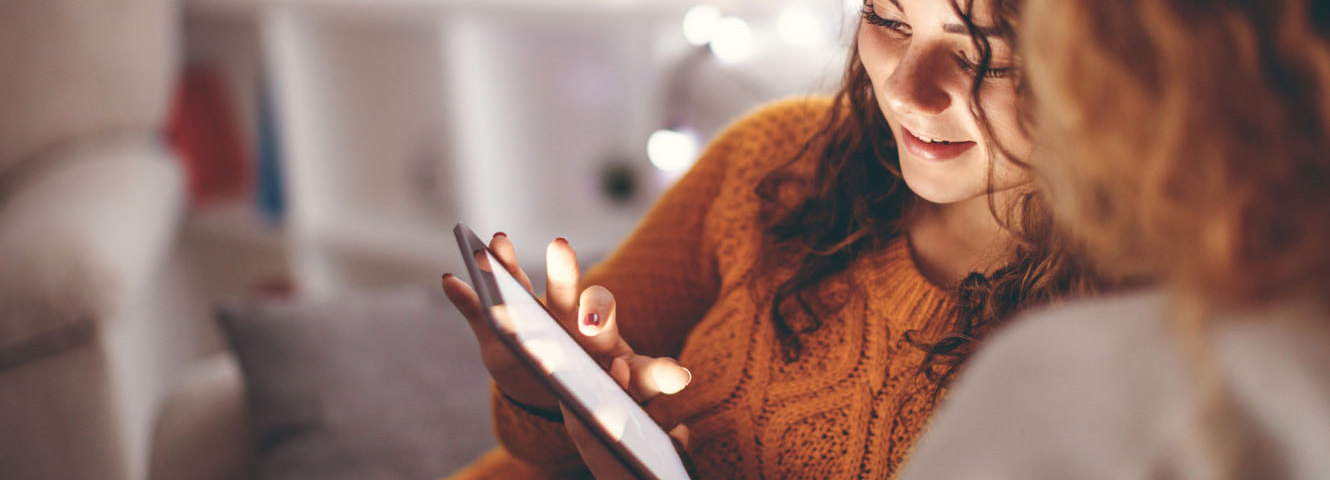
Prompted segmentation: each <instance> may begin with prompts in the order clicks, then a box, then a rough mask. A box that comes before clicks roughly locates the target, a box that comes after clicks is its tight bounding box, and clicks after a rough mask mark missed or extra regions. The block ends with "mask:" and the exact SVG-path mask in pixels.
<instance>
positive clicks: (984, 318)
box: [755, 0, 1098, 385]
mask: <svg viewBox="0 0 1330 480" xmlns="http://www.w3.org/2000/svg"><path fill="white" fill-rule="evenodd" d="M991 5H992V6H993V12H994V15H993V18H994V22H995V24H994V25H993V26H992V27H989V26H985V28H986V29H987V28H992V29H993V30H995V31H996V32H997V33H998V34H999V35H1000V36H1002V37H1004V38H1005V39H1006V40H1008V41H1010V42H1012V43H1011V44H1012V45H1015V44H1016V43H1015V41H1016V38H1015V37H1016V30H1015V28H1014V26H1015V24H1016V23H1015V20H1016V18H1017V16H1018V15H1019V1H1014V0H993V1H992V4H991ZM952 6H953V9H954V10H955V11H956V13H957V14H958V15H959V16H960V17H961V19H962V20H963V21H964V23H965V25H966V26H967V27H968V28H969V29H970V32H971V35H970V36H971V38H972V41H973V42H974V45H975V47H976V49H977V50H978V52H979V55H980V61H979V62H978V63H977V69H976V71H975V72H974V78H973V86H972V89H971V93H972V95H971V99H970V102H969V103H970V104H969V107H970V109H971V111H972V113H973V114H974V115H975V117H976V118H977V119H978V120H979V123H980V125H981V126H982V128H983V130H984V133H985V136H986V137H987V140H988V141H989V142H990V144H995V145H996V141H995V140H994V138H995V136H994V135H993V131H992V128H991V126H990V125H989V123H988V121H987V120H986V116H985V114H984V111H983V109H982V107H981V106H980V98H979V97H980V87H981V82H982V81H983V80H984V78H985V74H986V73H987V72H988V69H989V64H990V61H991V57H992V53H991V48H990V46H989V41H988V38H986V37H984V36H982V35H980V34H979V33H978V32H979V28H977V27H976V25H975V24H974V22H973V20H972V19H971V16H970V14H969V12H971V11H973V7H974V0H960V3H958V2H957V1H953V2H952ZM865 8H866V9H871V8H872V3H871V1H868V2H865ZM861 25H862V24H861ZM856 37H857V36H856ZM857 43H858V42H857V40H856V42H855V45H854V46H853V47H852V49H851V52H857V51H858V45H857ZM1017 81H1018V82H1019V79H1018V80H1017ZM1018 85H1020V83H1018ZM1018 90H1019V91H1024V90H1025V89H1024V88H1023V87H1018ZM994 150H996V152H995V154H994V155H995V157H996V155H1002V156H1005V157H1008V158H1010V155H1009V154H1008V153H1007V151H1006V150H1005V149H1003V148H1001V147H1000V146H999V147H998V148H996V149H994ZM810 152H816V153H818V154H820V155H819V156H818V158H819V159H820V163H819V164H818V167H817V168H816V170H815V172H814V173H813V175H812V176H811V178H808V177H806V176H800V175H798V174H796V173H794V172H793V167H794V165H796V163H797V162H798V159H799V158H802V157H804V156H805V155H807V154H809V153H810ZM1010 159H1011V160H1012V161H1013V162H1015V163H1016V164H1018V165H1022V166H1025V163H1024V162H1023V161H1022V160H1021V159H1015V158H1010ZM990 160H991V161H990V162H989V180H990V181H989V183H990V190H989V193H990V195H989V199H990V204H989V206H990V210H991V211H992V212H993V214H994V216H995V217H997V218H999V220H1001V221H1002V222H1003V223H1004V225H1005V226H1006V227H1007V229H1008V230H1010V231H1012V232H1013V233H1014V234H1015V238H1016V239H1017V242H1018V245H1017V247H1016V249H1015V254H1014V255H1013V256H1012V257H1011V258H1010V261H1009V263H1007V264H1006V265H1005V266H1002V267H1000V268H998V269H996V270H995V271H993V272H990V273H988V274H983V273H978V272H975V273H971V274H970V275H968V276H967V277H966V278H965V279H964V280H963V281H962V282H960V284H959V285H958V286H956V287H954V290H953V292H954V294H955V296H956V300H957V302H956V304H957V308H956V309H957V311H956V312H954V313H955V315H954V319H955V320H954V322H953V323H952V324H949V325H937V326H936V327H937V328H936V330H935V331H934V330H933V329H930V332H919V331H911V332H907V333H906V340H907V341H909V342H910V343H911V344H913V345H915V346H916V347H918V348H920V349H923V350H924V351H925V352H927V359H926V361H925V364H924V366H923V368H922V369H921V373H923V374H924V375H926V376H927V377H928V378H929V379H931V380H933V381H935V382H937V383H938V384H940V385H945V384H946V383H947V382H949V381H950V380H951V378H952V377H953V375H954V374H955V373H956V371H957V367H958V366H959V364H960V362H961V361H962V360H963V359H964V358H965V357H966V356H968V353H969V352H970V351H971V350H972V349H973V347H974V346H975V344H976V340H977V339H978V338H980V337H981V336H982V335H983V334H984V333H986V332H987V331H988V330H990V329H991V328H992V327H994V326H996V325H997V324H998V323H999V322H1001V321H1002V320H1004V319H1006V318H1007V317H1009V316H1011V315H1012V314H1013V313H1014V312H1016V311H1018V310H1021V309H1024V308H1028V307H1031V306H1035V305H1041V304H1044V303H1047V302H1049V301H1051V300H1054V299H1058V298H1062V297H1065V296H1068V295H1071V294H1076V293H1086V292H1090V291H1094V290H1095V289H1096V288H1097V286H1098V283H1097V282H1096V281H1095V280H1094V276H1092V275H1090V274H1089V273H1088V272H1089V271H1088V270H1087V269H1085V268H1084V267H1083V265H1081V264H1080V263H1079V262H1078V261H1077V260H1076V258H1077V256H1075V255H1073V254H1072V252H1071V249H1070V248H1069V245H1070V244H1069V242H1068V241H1067V239H1066V238H1065V237H1064V236H1063V235H1061V234H1059V231H1058V230H1057V229H1055V228H1054V226H1053V222H1052V219H1051V214H1050V211H1049V208H1048V207H1047V205H1046V203H1045V202H1044V201H1043V199H1042V197H1041V196H1040V195H1039V194H1038V192H1030V193H1026V194H1023V195H1021V196H1020V197H1019V198H1017V199H1016V200H1015V202H1014V203H1013V204H1012V205H1009V206H1002V208H999V206H998V205H996V204H995V203H994V201H993V195H991V193H992V186H991V185H992V178H993V173H994V168H993V166H994V165H995V164H996V160H997V159H996V158H991V159H990ZM791 189H793V190H795V191H799V192H801V193H802V195H801V196H800V198H799V200H798V201H796V202H793V203H791V202H788V201H784V200H783V199H784V198H788V197H785V196H783V195H782V193H784V192H787V191H790V190H791ZM757 193H758V196H759V197H760V198H762V199H763V200H764V216H765V217H766V222H767V233H768V235H766V238H767V243H766V245H764V247H763V249H764V254H763V255H762V257H761V258H762V259H763V260H762V261H761V262H760V263H759V264H758V265H757V266H756V267H755V271H758V272H763V271H770V270H771V269H773V268H776V267H777V265H778V264H790V263H793V264H795V265H798V267H797V269H796V271H795V273H794V274H793V276H791V277H790V278H788V279H787V280H784V281H783V282H782V283H780V285H779V286H778V288H777V290H776V294H775V296H774V298H773V299H772V301H771V305H770V314H771V316H772V317H773V319H774V321H775V324H776V328H777V333H778V335H779V337H780V340H781V345H782V349H783V352H784V354H785V357H786V359H787V360H793V359H795V358H797V357H798V356H799V354H800V352H801V350H802V348H803V346H802V343H801V342H800V336H801V335H802V334H805V333H808V332H811V331H813V330H815V329H817V328H819V327H820V321H819V320H817V318H816V313H815V312H813V311H812V309H810V308H809V307H808V304H809V302H807V301H805V300H804V299H803V297H802V295H803V294H804V293H805V292H807V291H808V290H809V289H810V287H813V286H815V285H817V284H818V283H819V282H821V281H822V280H824V279H826V278H827V277H828V276H830V275H833V274H835V273H837V272H840V271H841V270H843V269H844V268H846V267H847V266H848V265H849V264H850V263H851V262H852V261H853V260H854V259H855V258H856V257H857V256H859V255H860V254H861V253H863V252H867V251H872V250H875V249H879V248H882V247H883V246H884V245H885V244H886V243H887V242H889V241H890V240H892V239H893V238H896V237H898V236H899V235H901V234H902V233H903V232H904V231H905V229H906V228H908V222H909V216H910V213H911V211H912V209H913V207H914V206H915V205H916V204H917V202H919V201H920V200H919V198H918V197H917V196H916V195H915V194H914V192H912V191H911V190H910V189H909V188H908V187H907V186H906V184H905V180H904V178H903V177H902V175H901V170H900V159H899V157H898V154H897V150H896V144H895V140H894V138H893V136H892V133H891V130H890V128H889V126H888V125H887V122H886V118H885V116H884V115H883V113H882V111H881V110H880V107H879V106H878V103H877V101H876V97H875V95H874V87H873V84H872V82H871V80H870V79H869V76H868V73H867V71H866V70H865V68H864V65H863V63H862V62H861V61H860V59H859V57H858V55H857V54H853V53H852V54H851V55H850V58H849V62H848V64H847V66H846V68H845V73H844V78H843V81H842V84H841V87H840V89H839V90H838V91H837V93H836V94H835V97H834V101H833V102H832V107H831V111H830V113H829V115H828V117H827V120H826V122H825V124H824V125H823V126H822V127H821V128H820V129H819V130H818V131H817V133H816V134H815V135H814V136H813V137H812V138H811V139H810V140H809V141H808V142H807V143H806V144H805V145H804V147H803V151H801V152H800V153H799V154H798V155H796V156H795V158H793V159H791V160H790V161H789V162H788V163H786V164H784V166H783V167H781V168H778V169H776V170H775V171H773V172H771V173H770V174H769V175H768V176H767V177H766V178H764V179H763V180H762V181H761V182H760V184H759V185H758V187H757ZM791 309H799V310H802V313H803V314H804V315H801V317H802V318H811V319H813V320H814V321H812V322H811V323H809V322H801V323H799V324H798V325H795V324H794V323H793V322H791V321H789V319H788V315H787V314H786V312H791V311H792V310H791ZM934 332H942V334H941V335H937V334H934Z"/></svg>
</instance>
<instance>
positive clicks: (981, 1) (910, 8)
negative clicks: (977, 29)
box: [872, 0, 1010, 26]
mask: <svg viewBox="0 0 1330 480" xmlns="http://www.w3.org/2000/svg"><path fill="white" fill-rule="evenodd" d="M872 1H873V4H874V5H877V4H888V5H893V6H895V7H896V8H899V9H900V10H902V11H904V12H905V13H906V14H907V15H911V16H913V15H929V16H936V17H939V18H941V19H944V20H945V21H946V22H947V23H959V22H960V16H959V15H957V12H961V13H965V14H968V15H969V16H970V19H971V20H972V21H973V22H974V24H975V25H979V26H988V25H992V24H994V23H995V22H994V20H995V19H994V18H993V14H994V12H995V11H996V10H998V7H999V6H1001V5H1006V4H1008V3H1010V0H872ZM1000 4H1001V5H1000Z"/></svg>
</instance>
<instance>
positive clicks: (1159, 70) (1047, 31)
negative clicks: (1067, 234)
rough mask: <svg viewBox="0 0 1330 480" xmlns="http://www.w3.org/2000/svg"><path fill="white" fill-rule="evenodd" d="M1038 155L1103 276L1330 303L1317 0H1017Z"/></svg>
mask: <svg viewBox="0 0 1330 480" xmlns="http://www.w3.org/2000/svg"><path fill="white" fill-rule="evenodd" d="M1022 25H1023V29H1024V30H1023V31H1022V34H1021V39H1022V47H1021V48H1022V50H1023V52H1024V60H1025V62H1026V64H1025V68H1026V70H1027V75H1028V78H1027V81H1028V82H1029V84H1030V88H1031V91H1032V93H1033V95H1032V98H1033V99H1034V101H1035V102H1036V105H1035V111H1036V112H1037V113H1036V114H1035V118H1037V122H1035V123H1036V125H1035V126H1034V128H1036V129H1038V130H1039V137H1040V138H1041V139H1042V140H1043V141H1044V146H1045V147H1047V148H1045V149H1044V151H1045V152H1046V153H1047V154H1046V155H1045V156H1044V157H1042V158H1041V159H1037V160H1036V163H1037V164H1038V167H1040V168H1039V170H1040V171H1041V172H1042V174H1043V175H1044V177H1045V180H1046V183H1047V186H1046V189H1045V191H1046V192H1048V193H1049V195H1050V196H1051V198H1052V199H1053V202H1052V203H1053V205H1054V209H1055V210H1056V211H1057V213H1058V215H1057V216H1058V217H1059V218H1060V219H1062V220H1063V221H1064V223H1065V225H1066V226H1067V227H1068V228H1069V229H1070V231H1071V232H1072V233H1073V234H1074V235H1075V236H1076V237H1077V238H1079V239H1081V240H1082V241H1083V242H1084V243H1085V246H1086V247H1085V248H1086V249H1087V250H1088V253H1089V255H1090V257H1091V258H1092V259H1094V260H1095V261H1096V263H1097V264H1098V265H1100V268H1102V269H1103V271H1104V273H1107V274H1111V275H1115V276H1117V277H1119V278H1152V279H1162V280H1165V281H1167V282H1169V283H1171V284H1173V285H1175V286H1177V287H1179V288H1180V289H1181V290H1182V291H1184V292H1185V293H1186V294H1189V295H1194V296H1196V297H1197V298H1199V299H1202V300H1203V301H1204V302H1205V303H1206V304H1209V305H1212V306H1220V305H1226V306H1235V305H1236V306H1242V305H1260V304H1264V303H1268V302H1270V301H1273V300H1275V299H1277V298H1281V297H1283V296H1285V295H1286V294H1314V295H1317V296H1318V298H1330V2H1324V1H1319V0H1312V1H1308V0H1269V1H1255V0H1245V1H1244V0H1214V1H1205V0H1104V1H1068V0H1029V1H1028V2H1027V3H1026V6H1025V17H1024V21H1023V22H1022Z"/></svg>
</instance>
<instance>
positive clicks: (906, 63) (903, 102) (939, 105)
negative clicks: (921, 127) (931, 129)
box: [882, 49, 951, 116]
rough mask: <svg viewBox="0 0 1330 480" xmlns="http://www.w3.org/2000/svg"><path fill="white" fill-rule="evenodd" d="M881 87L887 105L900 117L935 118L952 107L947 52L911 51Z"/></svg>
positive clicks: (931, 50)
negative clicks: (918, 116)
mask: <svg viewBox="0 0 1330 480" xmlns="http://www.w3.org/2000/svg"><path fill="white" fill-rule="evenodd" d="M910 50H911V51H907V52H906V54H905V56H904V57H902V58H901V60H900V63H899V64H897V65H896V70H894V71H892V73H891V75H890V76H888V77H887V80H886V84H885V85H883V86H882V88H883V92H882V93H883V96H884V97H885V98H886V100H887V106H888V107H889V108H891V109H892V110H895V111H896V113H898V114H901V115H924V116H936V115H940V114H941V113H942V112H944V111H946V110H947V108H949V107H951V94H950V93H948V92H947V89H946V85H945V83H946V78H945V75H946V67H947V66H948V64H947V62H946V57H945V55H946V54H945V53H944V52H943V51H941V50H940V49H927V50H919V49H910Z"/></svg>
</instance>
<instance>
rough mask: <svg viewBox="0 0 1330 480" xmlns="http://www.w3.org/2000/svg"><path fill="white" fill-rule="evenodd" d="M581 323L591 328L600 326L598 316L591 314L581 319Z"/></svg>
mask: <svg viewBox="0 0 1330 480" xmlns="http://www.w3.org/2000/svg"><path fill="white" fill-rule="evenodd" d="M582 323H583V324H586V325H590V326H593V327H596V326H600V314H598V313H595V312H592V313H588V314H587V316H586V317H583V318H582Z"/></svg>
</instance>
